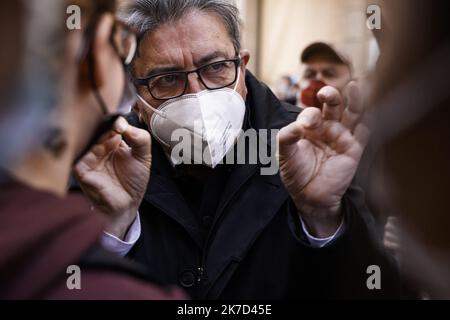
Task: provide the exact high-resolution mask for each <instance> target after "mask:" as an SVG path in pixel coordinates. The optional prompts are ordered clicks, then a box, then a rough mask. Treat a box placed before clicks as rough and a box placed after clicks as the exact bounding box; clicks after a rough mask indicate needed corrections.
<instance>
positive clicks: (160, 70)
mask: <svg viewBox="0 0 450 320" xmlns="http://www.w3.org/2000/svg"><path fill="white" fill-rule="evenodd" d="M217 58H222V59H230V57H228V55H227V54H226V53H224V52H222V51H214V52H213V53H211V54H208V55H206V56H204V57H202V58H201V59H200V60H198V61H196V62H195V65H196V66H197V67H201V66H203V65H205V64H208V63H209V62H212V61H213V60H215V59H217ZM232 58H234V57H232ZM232 58H231V59H232ZM182 71H186V70H183V68H180V67H177V66H167V67H160V68H154V69H150V70H149V71H147V72H146V73H145V75H144V76H143V77H142V79H147V78H150V77H152V76H155V75H158V74H162V73H167V72H182Z"/></svg>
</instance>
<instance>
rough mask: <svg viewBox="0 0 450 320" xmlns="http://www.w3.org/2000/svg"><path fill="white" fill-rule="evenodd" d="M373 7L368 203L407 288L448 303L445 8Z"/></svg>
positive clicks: (449, 42)
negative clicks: (376, 16) (376, 55)
mask: <svg viewBox="0 0 450 320" xmlns="http://www.w3.org/2000/svg"><path fill="white" fill-rule="evenodd" d="M378 4H379V5H380V7H381V9H382V13H383V25H382V29H381V30H379V32H378V33H379V34H378V38H379V39H381V43H380V47H381V49H382V50H381V58H380V61H379V63H378V65H379V69H378V71H377V76H376V86H375V88H374V91H373V94H372V97H373V99H372V105H373V111H374V113H375V114H376V122H375V125H374V132H373V138H374V141H375V143H376V145H377V146H378V153H377V156H376V158H375V160H376V161H375V163H376V164H377V166H376V167H374V169H373V171H372V176H371V182H372V184H373V188H372V189H373V190H374V192H373V193H372V197H373V199H374V202H377V203H378V204H379V206H380V210H379V211H380V212H383V213H384V216H385V217H386V219H387V224H386V229H385V239H384V240H385V245H386V246H387V247H388V248H389V249H391V250H392V251H393V252H394V253H395V255H396V257H397V259H398V261H399V264H400V270H401V272H402V274H403V276H404V277H405V278H406V279H408V280H409V285H410V286H411V287H412V288H415V289H416V290H418V291H420V292H422V293H423V297H427V298H431V299H450V232H449V230H450V205H449V203H450V202H449V201H448V197H449V192H450V191H449V190H450V166H449V163H450V126H449V124H450V85H449V82H448V79H447V71H448V70H450V32H449V31H448V30H449V29H448V26H447V24H448V21H449V19H450V16H449V15H450V8H449V3H448V1H433V2H423V1H420V0H407V1H406V0H401V1H378ZM399 39H401V41H399ZM405 53H407V54H405ZM388 216H389V217H388Z"/></svg>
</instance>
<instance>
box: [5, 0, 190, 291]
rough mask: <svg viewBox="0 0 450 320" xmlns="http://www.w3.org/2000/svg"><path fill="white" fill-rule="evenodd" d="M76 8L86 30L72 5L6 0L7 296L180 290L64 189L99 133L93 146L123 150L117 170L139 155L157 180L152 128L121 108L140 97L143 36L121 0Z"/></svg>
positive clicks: (114, 153) (102, 218)
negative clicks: (133, 66)
mask: <svg viewBox="0 0 450 320" xmlns="http://www.w3.org/2000/svg"><path fill="white" fill-rule="evenodd" d="M71 4H77V5H79V6H80V8H81V9H82V14H83V18H84V19H83V21H85V22H86V24H85V25H83V28H82V30H79V31H69V30H68V29H67V28H65V19H66V17H67V15H66V7H67V6H68V5H69V4H68V3H66V2H65V1H54V0H48V1H44V0H39V1H37V0H36V1H3V2H1V4H0V14H1V19H0V23H1V27H0V34H1V35H2V39H3V40H5V39H8V42H7V43H4V45H5V46H4V48H2V60H1V62H2V65H1V69H0V70H1V79H0V80H1V84H2V88H1V89H2V92H3V91H4V90H5V89H7V90H6V91H5V92H8V90H9V97H7V98H5V96H2V97H0V98H1V99H2V100H1V109H0V111H1V116H2V118H1V130H2V133H4V134H7V135H8V137H9V138H10V139H13V140H14V143H15V144H16V145H13V146H11V144H10V143H9V144H7V142H8V141H6V142H5V143H3V140H4V139H5V137H2V145H1V147H2V162H1V167H2V170H1V171H2V180H1V182H0V251H1V253H2V254H1V257H0V299H166V298H182V297H183V295H182V294H180V293H178V292H177V291H175V290H173V291H163V290H162V289H159V288H158V287H156V286H153V285H150V284H149V283H148V282H146V281H145V280H146V276H145V275H144V274H143V273H142V272H141V271H140V269H139V267H137V266H135V265H134V264H130V263H128V262H126V261H123V260H121V259H116V258H115V257H113V256H111V255H110V254H109V253H107V252H106V251H103V250H102V249H101V247H100V246H99V244H98V238H99V236H100V234H101V232H102V231H103V230H104V228H107V225H108V224H109V221H108V219H107V218H106V217H105V216H102V215H101V214H100V213H99V212H95V210H92V209H91V206H90V204H89V203H88V202H87V201H86V200H85V199H83V198H82V197H80V196H78V195H68V194H67V186H68V182H69V176H70V174H71V170H72V165H73V164H74V162H75V161H76V160H77V159H78V158H79V157H81V156H82V155H83V154H84V152H85V151H84V150H85V149H86V147H89V144H90V143H91V141H94V140H95V139H96V138H97V136H100V135H102V133H105V134H106V135H105V136H104V137H103V139H106V138H111V139H110V140H109V144H108V146H109V149H108V150H106V149H102V150H96V152H99V153H103V152H110V153H111V156H114V157H116V166H117V168H116V170H119V169H120V168H121V164H123V162H124V161H126V162H132V163H133V164H134V165H135V166H141V167H142V168H143V174H142V176H141V177H140V178H139V179H148V175H149V171H150V164H151V157H150V143H149V138H148V133H147V132H145V131H143V130H138V129H136V128H133V127H131V126H129V125H128V123H127V122H126V121H125V120H124V119H122V118H119V120H117V121H116V119H117V116H116V115H115V114H116V113H118V112H121V111H123V110H122V107H124V106H125V105H126V104H127V102H130V101H128V100H127V99H125V98H126V97H132V93H133V91H132V90H126V88H131V87H130V86H129V85H127V84H128V80H127V78H126V76H125V72H124V71H125V69H124V64H127V63H129V62H130V61H131V59H132V57H133V55H134V52H135V42H136V39H135V34H134V32H133V31H132V30H131V29H130V28H128V27H126V26H125V25H123V24H122V23H121V22H119V21H118V20H117V19H116V18H115V14H114V13H115V2H114V1H109V0H108V1H106V0H105V1H102V0H96V1H81V0H80V1H71ZM49 13H51V14H50V15H49ZM4 16H5V17H4ZM3 50H6V52H7V53H6V54H5V56H3V54H4V51H3ZM13 79H14V80H13ZM10 81H12V82H13V85H12V84H11V83H10ZM8 83H9V84H8ZM7 85H9V87H7ZM124 88H125V90H124ZM127 93H128V94H129V96H127ZM16 95H18V97H17V96H16ZM22 103H28V104H29V105H26V106H23V105H21V104H22ZM117 106H119V108H118V107H117ZM33 109H34V110H33ZM24 110H26V111H28V112H31V113H32V114H33V115H34V116H35V117H34V118H33V119H32V120H30V119H29V118H28V117H27V116H28V115H27V112H26V111H24ZM33 111H34V112H33ZM11 121H15V122H13V124H14V123H15V124H16V127H14V126H11ZM24 123H26V124H27V125H26V126H24V125H23V124H24ZM5 128H6V129H5ZM37 128H38V130H37ZM109 129H113V131H110V133H107V131H108V130H109ZM3 130H5V131H3ZM17 136H18V137H20V139H16V137H17ZM30 141H31V142H30ZM125 141H126V142H125ZM18 144H21V145H20V147H19V148H18V146H17V145H18ZM19 151H20V152H19ZM5 153H7V154H6V155H5ZM78 268H79V269H78ZM77 269H78V271H77ZM76 272H80V273H79V274H78V280H77V279H76V278H73V277H71V276H72V275H75V276H77V275H76Z"/></svg>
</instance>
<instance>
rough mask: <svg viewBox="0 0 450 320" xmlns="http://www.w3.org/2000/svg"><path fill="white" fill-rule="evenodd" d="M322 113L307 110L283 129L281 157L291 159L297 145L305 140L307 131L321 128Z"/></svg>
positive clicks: (312, 109) (280, 147)
mask: <svg viewBox="0 0 450 320" xmlns="http://www.w3.org/2000/svg"><path fill="white" fill-rule="evenodd" d="M321 121H322V114H321V111H320V110H319V109H317V108H306V109H305V110H303V112H302V113H301V114H300V115H299V116H298V118H297V121H295V122H293V123H291V124H290V125H288V126H286V127H284V128H283V129H281V131H280V133H279V134H278V142H279V155H280V156H283V157H289V156H290V155H291V154H292V153H293V151H294V150H295V148H296V144H297V142H298V141H300V140H301V139H302V138H303V135H304V133H305V131H306V130H313V129H315V128H317V127H319V126H320V124H321Z"/></svg>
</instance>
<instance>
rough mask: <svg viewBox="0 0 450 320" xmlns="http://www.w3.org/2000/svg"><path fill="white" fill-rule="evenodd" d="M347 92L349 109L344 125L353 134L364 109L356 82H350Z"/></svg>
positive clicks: (344, 115) (343, 120) (346, 110)
mask: <svg viewBox="0 0 450 320" xmlns="http://www.w3.org/2000/svg"><path fill="white" fill-rule="evenodd" d="M345 91H346V94H345V96H346V99H345V100H346V101H347V107H346V108H345V110H344V114H343V116H342V124H343V125H344V126H345V127H346V128H348V129H349V130H350V131H352V132H353V130H354V129H355V127H356V125H357V124H358V122H359V121H360V119H361V117H362V115H363V113H364V107H363V103H362V98H361V94H360V91H359V88H358V86H357V84H356V82H350V84H349V85H348V86H347V87H346V89H345Z"/></svg>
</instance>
